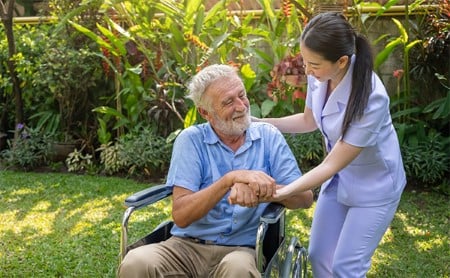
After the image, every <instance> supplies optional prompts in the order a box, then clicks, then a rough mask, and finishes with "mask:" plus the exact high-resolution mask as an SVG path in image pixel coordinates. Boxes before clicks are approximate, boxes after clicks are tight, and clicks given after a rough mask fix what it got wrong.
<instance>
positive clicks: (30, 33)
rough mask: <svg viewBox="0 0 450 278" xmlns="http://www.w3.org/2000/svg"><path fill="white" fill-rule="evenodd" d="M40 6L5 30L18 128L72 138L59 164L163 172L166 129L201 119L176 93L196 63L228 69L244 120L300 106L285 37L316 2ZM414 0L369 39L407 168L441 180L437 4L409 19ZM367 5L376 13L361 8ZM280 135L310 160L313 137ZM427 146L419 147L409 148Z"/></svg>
mask: <svg viewBox="0 0 450 278" xmlns="http://www.w3.org/2000/svg"><path fill="white" fill-rule="evenodd" d="M49 2H50V5H49V10H48V11H46V13H47V14H48V15H52V16H55V17H56V18H57V19H58V20H57V24H38V25H33V26H29V25H26V26H25V25H15V30H14V32H15V39H16V44H17V50H18V52H17V54H16V55H15V56H14V57H13V59H14V61H15V63H16V67H17V74H18V76H19V78H20V80H21V86H22V90H23V96H24V113H25V119H26V122H24V123H23V124H24V125H25V126H27V127H30V128H33V129H36V130H38V131H39V132H40V133H42V134H46V136H47V135H48V136H50V137H51V138H53V139H52V140H62V141H68V140H79V141H78V142H81V143H82V145H83V147H82V150H80V149H77V150H76V153H75V154H72V156H70V157H69V159H68V160H67V161H68V163H69V164H68V167H69V168H70V169H74V171H80V170H82V169H86V168H89V169H90V170H89V171H94V172H95V171H97V172H102V173H106V174H116V173H127V174H137V173H148V174H149V175H153V174H156V173H157V172H158V171H159V172H161V173H164V171H165V169H166V167H167V165H168V162H169V159H170V151H169V150H170V146H171V145H170V144H171V142H172V140H173V138H175V137H176V135H177V133H178V132H179V131H180V130H181V129H183V128H186V127H187V126H189V125H192V124H195V123H198V122H201V121H202V119H201V118H200V117H199V116H198V115H197V112H196V110H195V107H193V104H192V103H191V102H190V101H189V100H188V99H186V98H185V93H186V84H187V83H188V81H189V79H190V77H191V76H192V75H193V74H195V73H196V72H197V71H198V69H200V68H202V67H204V66H206V65H208V64H213V63H227V64H231V65H234V66H236V67H237V68H238V69H239V72H240V74H241V76H242V78H243V80H244V84H245V88H246V90H247V93H248V96H249V99H250V101H251V110H252V114H253V115H254V116H258V117H280V116H284V115H289V114H292V113H296V112H300V111H302V109H303V108H304V105H305V103H304V101H305V88H304V87H301V86H292V83H289V82H285V81H286V80H287V79H288V77H287V75H292V73H294V75H295V74H299V76H301V72H298V71H295V72H294V71H291V70H290V69H289V68H286V67H289V65H291V66H292V65H294V64H301V60H299V57H300V58H301V56H299V53H300V49H299V42H298V38H299V36H300V34H301V32H302V29H303V26H304V24H305V23H306V22H307V21H308V20H309V18H310V16H311V15H312V14H314V12H315V11H316V10H315V9H316V8H317V7H318V5H320V1H303V0H298V1H282V2H281V7H280V9H275V7H274V3H273V1H268V0H258V1H256V2H257V3H258V5H259V6H260V11H258V12H256V11H245V10H243V9H237V10H234V12H230V10H229V9H228V7H229V5H230V4H234V5H237V6H239V3H240V2H239V1H235V0H219V1H215V2H214V4H210V5H208V9H207V8H206V6H205V3H204V2H205V1H199V0H187V1H181V2H180V1H173V0H167V1H156V0H146V1H143V0H128V1H81V0H76V1H68V0H64V1H56V0H52V1H49ZM397 2H398V1H388V3H386V4H385V6H382V5H380V4H378V3H376V2H372V3H367V2H364V1H355V3H354V8H355V9H352V10H353V11H354V12H353V14H350V15H349V16H350V17H351V20H352V21H353V22H354V25H355V28H357V29H358V30H360V31H361V32H370V31H371V30H373V28H374V26H375V22H376V21H380V20H381V15H382V14H383V12H385V11H386V10H387V9H388V8H389V7H390V6H391V5H395V4H396V3H397ZM420 2H421V1H414V3H412V4H411V5H410V6H409V8H408V9H407V10H406V14H405V18H404V19H400V20H399V19H394V20H392V22H391V24H393V25H395V26H396V28H397V30H398V34H383V35H382V36H380V38H378V39H377V40H376V41H374V44H375V43H376V44H377V45H378V46H379V45H380V44H384V47H383V49H382V51H380V52H379V53H376V55H375V56H376V57H375V58H376V61H377V65H382V64H383V62H385V61H387V60H388V59H389V58H390V57H392V56H394V55H398V51H400V53H401V56H402V57H401V59H402V60H403V64H402V65H400V68H399V70H400V71H399V72H402V73H403V74H401V75H396V76H397V80H398V86H397V91H393V92H389V93H390V95H391V108H392V109H391V112H392V116H393V120H394V123H395V127H396V129H397V131H398V134H399V139H400V142H401V145H402V152H403V155H404V160H405V165H406V169H407V172H408V176H409V178H410V179H414V180H418V181H420V182H423V183H427V184H429V185H431V186H441V185H442V184H445V181H446V180H448V178H447V177H448V174H449V168H450V167H449V165H448V163H449V160H448V157H449V156H450V154H449V149H450V142H449V139H448V138H449V122H450V121H449V118H450V108H449V107H450V93H449V92H450V90H449V88H450V85H449V79H450V78H449V68H448V60H449V52H450V50H449V45H450V41H449V30H448V28H449V27H448V17H449V4H448V1H447V0H446V1H440V5H439V8H438V10H437V12H436V11H430V12H429V13H421V14H418V15H415V16H414V17H412V16H409V13H410V12H413V11H414V9H417V8H419V7H420V5H419V4H420ZM367 5H371V6H372V7H378V11H379V12H378V13H377V14H372V15H370V16H369V14H362V13H360V11H361V9H360V8H361V7H364V6H367ZM0 32H2V30H0ZM3 37H4V36H2V38H3ZM0 56H1V61H2V63H0V107H1V110H2V115H1V121H0V132H2V134H5V135H7V134H9V135H10V134H11V132H12V131H14V129H15V126H14V124H13V123H14V115H13V113H12V111H14V109H13V102H12V85H11V80H10V79H9V77H8V74H7V68H6V66H5V63H4V61H6V60H7V59H8V53H7V48H6V41H5V39H2V40H0ZM445 61H447V67H446V66H445V65H444V64H445ZM286 65H288V66H286ZM289 78H291V77H289ZM299 79H302V78H301V77H300V78H298V76H297V80H299ZM436 81H437V82H436ZM9 137H11V136H9ZM1 138H2V137H0V139H1ZM3 138H5V136H3ZM286 138H287V139H288V142H289V143H290V145H291V147H292V149H293V150H294V153H296V156H297V157H298V158H300V159H301V161H300V165H302V167H305V168H309V167H311V166H313V165H315V164H317V163H319V162H320V160H321V158H322V157H323V149H322V142H321V140H320V134H312V135H310V136H303V135H302V136H298V137H295V136H292V135H289V136H287V137H286ZM27 142H30V141H27ZM434 142H440V143H439V144H435V143H434ZM431 144H433V152H432V155H430V154H429V153H428V154H425V153H424V155H417V154H418V153H420V152H421V151H422V150H423V151H425V150H426V147H425V146H431ZM5 148H7V147H5ZM136 148H139V150H140V152H139V153H138V152H136V151H135V150H136ZM17 151H18V150H17V149H15V148H12V149H10V150H7V152H8V155H7V156H5V155H4V156H5V157H9V161H10V162H11V159H12V158H13V157H15V158H16V159H17V158H18V157H20V156H21V155H23V154H21V155H19V154H14V155H12V152H17ZM82 158H84V159H82ZM80 159H81V160H80ZM430 160H433V163H431V162H430ZM88 161H90V162H89V163H88ZM82 162H83V163H86V164H84V165H78V164H79V163H82ZM91 162H92V163H93V164H97V166H92V164H91ZM77 163H78V164H77ZM17 164H19V165H20V163H16V165H17ZM88 165H89V166H88ZM424 165H426V167H425V166H424ZM425 169H426V170H425ZM425 171H426V173H425ZM447 184H448V182H447ZM447 187H448V186H447Z"/></svg>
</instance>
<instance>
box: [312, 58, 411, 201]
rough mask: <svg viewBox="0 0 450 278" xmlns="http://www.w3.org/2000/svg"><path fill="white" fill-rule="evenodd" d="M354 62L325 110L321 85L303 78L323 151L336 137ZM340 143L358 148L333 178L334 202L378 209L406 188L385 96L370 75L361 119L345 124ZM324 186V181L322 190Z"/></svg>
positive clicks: (339, 137) (325, 84) (376, 78)
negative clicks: (370, 85)
mask: <svg viewBox="0 0 450 278" xmlns="http://www.w3.org/2000/svg"><path fill="white" fill-rule="evenodd" d="M354 62H355V56H354V55H353V56H352V59H351V65H350V67H349V69H348V71H347V73H346V75H345V76H344V78H343V79H342V81H341V82H340V83H339V85H338V86H337V87H336V89H335V90H334V92H333V93H332V94H331V95H330V96H329V99H328V101H327V103H326V104H325V106H324V103H325V97H326V93H327V82H319V81H318V80H317V79H315V78H314V77H312V76H308V94H307V99H306V105H307V106H308V107H309V108H310V109H311V110H312V112H313V115H314V120H315V122H316V124H317V126H318V128H319V129H320V131H321V132H322V134H323V136H324V138H325V145H326V148H327V151H328V152H329V151H330V150H331V149H332V148H333V146H334V145H335V144H336V142H337V141H338V140H340V139H341V136H342V123H343V120H344V115H345V110H346V108H347V104H348V99H349V96H350V91H351V83H352V73H353V65H354ZM344 142H346V143H348V144H351V145H353V146H357V147H362V148H363V150H362V152H361V153H360V154H359V155H358V156H357V157H356V159H355V160H353V161H352V162H351V163H350V164H349V165H348V166H347V167H345V168H344V169H343V170H341V171H340V172H339V173H338V174H337V175H336V176H335V177H334V179H333V182H338V201H339V202H341V203H343V204H345V205H349V206H378V205H383V204H386V203H390V202H393V201H396V200H398V199H399V198H400V195H401V193H402V191H403V189H404V187H405V185H406V176H405V171H404V168H403V162H402V157H401V152H400V145H399V142H398V138H397V134H396V132H395V129H394V126H393V125H392V120H391V115H390V112H389V96H388V94H387V92H386V89H385V87H384V86H383V84H382V82H381V80H380V79H379V78H378V76H377V75H376V74H375V73H373V75H372V93H371V94H370V96H369V100H368V103H367V107H366V109H365V110H364V115H363V116H362V118H361V119H359V120H356V121H353V122H352V123H351V124H350V127H349V128H348V130H347V132H346V135H345V137H344ZM328 184H329V182H327V183H325V184H324V185H323V186H322V190H324V189H325V188H326V187H327V186H328Z"/></svg>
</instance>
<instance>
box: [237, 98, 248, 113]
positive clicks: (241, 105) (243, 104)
mask: <svg viewBox="0 0 450 278" xmlns="http://www.w3.org/2000/svg"><path fill="white" fill-rule="evenodd" d="M247 107H248V102H247V101H246V100H244V99H240V98H239V99H238V100H237V101H236V110H238V111H245V110H247Z"/></svg>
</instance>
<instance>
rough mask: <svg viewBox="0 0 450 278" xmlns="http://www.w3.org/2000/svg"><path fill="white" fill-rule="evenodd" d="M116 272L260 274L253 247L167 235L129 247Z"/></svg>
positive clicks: (129, 277)
mask: <svg viewBox="0 0 450 278" xmlns="http://www.w3.org/2000/svg"><path fill="white" fill-rule="evenodd" d="M118 276H119V277H122V278H133V277H136V278H137V277H139V278H142V277H165V278H166V277H170V278H172V277H192V278H200V277H220V278H226V277H230V278H241V277H242V278H244V277H261V274H260V272H259V271H258V269H257V268H256V261H255V250H254V249H252V248H248V247H240V246H220V245H207V244H201V243H196V242H193V241H191V240H189V239H183V238H180V237H175V236H173V237H171V238H169V239H168V240H166V241H163V242H160V243H155V244H149V245H145V246H141V247H138V248H136V249H133V250H131V251H130V252H128V254H127V255H126V256H125V258H124V260H123V261H122V263H121V265H120V266H119V269H118Z"/></svg>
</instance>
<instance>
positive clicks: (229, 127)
mask: <svg viewBox="0 0 450 278" xmlns="http://www.w3.org/2000/svg"><path fill="white" fill-rule="evenodd" d="M239 116H243V117H242V118H239V119H237V120H236V121H234V120H230V121H223V120H222V119H219V118H218V117H217V115H216V114H214V119H215V120H216V122H215V124H216V126H215V128H216V129H217V130H220V132H222V133H224V134H226V135H231V136H238V135H242V134H243V133H244V132H245V131H246V130H247V128H248V127H249V126H250V123H251V118H250V109H248V110H247V112H244V113H234V114H233V116H232V118H236V117H239Z"/></svg>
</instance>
